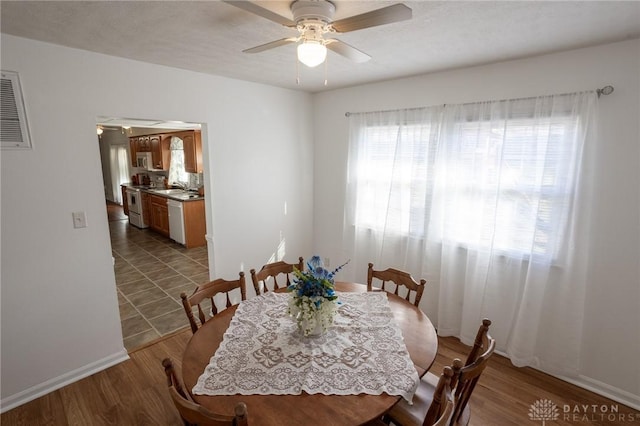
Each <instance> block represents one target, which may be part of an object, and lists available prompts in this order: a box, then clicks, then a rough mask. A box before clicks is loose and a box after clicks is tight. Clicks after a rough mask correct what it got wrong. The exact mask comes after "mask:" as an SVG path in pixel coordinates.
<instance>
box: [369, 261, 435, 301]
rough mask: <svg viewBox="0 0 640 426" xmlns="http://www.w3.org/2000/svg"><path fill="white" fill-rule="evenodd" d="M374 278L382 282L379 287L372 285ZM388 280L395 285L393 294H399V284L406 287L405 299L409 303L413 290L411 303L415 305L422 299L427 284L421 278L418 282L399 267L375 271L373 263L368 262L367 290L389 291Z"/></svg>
mask: <svg viewBox="0 0 640 426" xmlns="http://www.w3.org/2000/svg"><path fill="white" fill-rule="evenodd" d="M374 278H375V279H377V280H379V281H381V283H382V284H381V286H380V287H375V286H374V285H373V283H374ZM389 282H392V283H393V285H394V286H395V291H393V294H395V295H396V296H398V295H399V294H398V290H399V289H400V286H404V287H405V288H406V292H407V294H406V297H405V299H406V300H407V301H408V302H409V303H411V300H410V295H411V292H414V293H415V296H414V299H413V304H414V305H415V306H418V305H419V304H420V299H422V293H423V292H424V287H425V285H426V284H427V282H426V281H425V280H422V279H421V280H420V283H418V282H417V281H416V280H415V279H413V277H412V276H411V275H410V274H409V273H408V272H404V271H401V270H399V269H394V268H388V269H385V270H384V271H376V270H374V269H373V263H369V270H368V272H367V291H373V290H374V289H380V290H384V291H389V290H391V289H389V290H387V285H388V286H391V284H388V283H389ZM389 292H390V291H389Z"/></svg>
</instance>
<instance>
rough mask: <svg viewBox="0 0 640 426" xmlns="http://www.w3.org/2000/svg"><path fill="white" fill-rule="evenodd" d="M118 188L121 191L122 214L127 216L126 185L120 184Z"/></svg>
mask: <svg viewBox="0 0 640 426" xmlns="http://www.w3.org/2000/svg"><path fill="white" fill-rule="evenodd" d="M120 190H121V191H122V210H123V211H124V214H126V215H127V216H129V200H128V199H127V187H126V186H125V185H120Z"/></svg>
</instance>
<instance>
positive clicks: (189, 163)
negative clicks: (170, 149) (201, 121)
mask: <svg viewBox="0 0 640 426" xmlns="http://www.w3.org/2000/svg"><path fill="white" fill-rule="evenodd" d="M177 136H178V137H179V138H180V139H182V147H183V148H184V170H185V171H186V172H187V173H202V138H201V134H200V131H199V130H191V131H188V132H182V133H180V134H178V135H177Z"/></svg>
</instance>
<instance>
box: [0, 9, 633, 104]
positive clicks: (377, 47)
mask: <svg viewBox="0 0 640 426" xmlns="http://www.w3.org/2000/svg"><path fill="white" fill-rule="evenodd" d="M259 3H260V5H262V6H263V7H265V8H268V9H269V10H271V11H273V12H276V13H279V14H281V15H283V16H286V17H288V18H291V14H290V11H289V4H290V2H287V1H263V2H259ZM394 3H398V2H397V1H396V2H388V1H347V0H342V1H340V0H338V1H336V2H335V4H336V15H335V17H334V19H336V20H337V19H341V18H345V17H348V16H352V15H355V14H359V13H363V12H367V11H370V10H374V9H377V8H380V7H383V6H387V5H390V4H394ZM404 4H406V5H407V6H409V7H410V8H411V9H412V10H413V18H412V19H411V20H409V21H404V22H399V23H394V24H389V25H384V26H379V27H375V28H368V29H364V30H359V31H353V32H349V33H344V34H337V35H336V36H335V38H339V39H340V40H342V41H345V42H346V43H349V44H351V45H352V46H355V47H357V48H358V49H360V50H362V51H364V52H366V53H367V54H369V55H371V56H372V58H373V59H371V60H370V61H368V62H365V63H360V64H356V63H353V62H350V61H349V60H348V59H345V58H343V57H341V56H339V55H337V54H335V53H333V52H329V55H328V61H327V67H326V72H327V79H328V85H327V86H324V84H323V83H324V72H325V67H324V66H322V65H321V66H319V67H317V68H314V69H309V68H306V67H304V66H302V65H301V66H300V67H299V68H300V74H299V76H300V83H299V84H296V60H295V45H287V46H283V47H279V48H276V49H272V50H269V51H265V52H261V53H256V54H246V53H242V50H243V49H247V48H250V47H254V46H256V45H260V44H263V43H266V42H269V41H273V40H277V39H281V38H284V37H291V36H295V35H296V34H297V32H296V31H295V30H291V29H288V28H285V27H282V26H280V25H278V24H276V23H274V22H271V21H268V20H266V19H264V18H261V17H259V16H256V15H253V14H251V13H248V12H246V11H244V10H241V9H238V8H236V7H234V6H231V5H229V4H226V3H222V2H218V1H199V2H189V1H160V2H156V1H123V2H120V1H70V2H60V1H42V2H41V1H15V2H14V1H2V2H1V3H0V15H1V26H0V30H1V31H2V32H3V33H7V34H12V35H16V36H20V37H25V38H31V39H36V40H41V41H46V42H50V43H54V44H60V45H64V46H69V47H74V48H78V49H84V50H89V51H94V52H100V53H104V54H107V55H113V56H120V57H124V58H130V59H135V60H139V61H144V62H150V63H154V64H161V65H167V66H171V67H177V68H184V69H190V70H193V71H199V72H203V73H208V74H216V75H222V76H227V77H232V78H237V79H241V80H249V81H255V82H261V83H266V84H270V85H275V86H280V87H287V88H292V89H297V90H305V91H309V92H318V91H322V90H330V89H335V88H340V87H345V86H351V85H356V84H362V83H367V82H373V81H380V80H387V79H391V78H396V77H404V76H410V75H416V74H422V73H427V72H433V71H440V70H445V69H452V68H458V67H465V66H471V65H477V64H485V63H491V62H497V61H503V60H508V59H515V58H523V57H527V56H533V55H539V54H544V53H548V52H554V51H560V50H567V49H573V48H578V47H584V46H590V45H595V44H602V43H607V42H613V41H619V40H624V39H629V38H637V37H640V2H636V1H630V2H617V1H604V2H598V1H593V2H592V1H587V2H582V1H573V2H546V1H532V2H525V1H512V2H503V1H495V2H494V1H470V2H467V1H444V2H442V1H405V2H404Z"/></svg>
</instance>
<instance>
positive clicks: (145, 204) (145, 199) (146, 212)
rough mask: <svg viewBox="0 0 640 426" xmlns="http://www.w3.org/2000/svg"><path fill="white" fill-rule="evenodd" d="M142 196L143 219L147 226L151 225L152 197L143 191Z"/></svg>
mask: <svg viewBox="0 0 640 426" xmlns="http://www.w3.org/2000/svg"><path fill="white" fill-rule="evenodd" d="M140 196H141V197H140V198H141V199H142V217H144V218H145V220H146V221H147V224H149V222H150V220H151V195H149V194H147V193H146V192H144V191H142V192H141V194H140Z"/></svg>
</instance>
